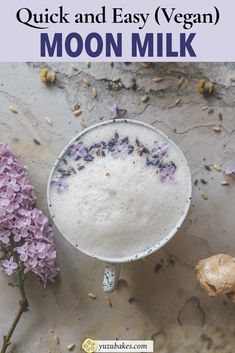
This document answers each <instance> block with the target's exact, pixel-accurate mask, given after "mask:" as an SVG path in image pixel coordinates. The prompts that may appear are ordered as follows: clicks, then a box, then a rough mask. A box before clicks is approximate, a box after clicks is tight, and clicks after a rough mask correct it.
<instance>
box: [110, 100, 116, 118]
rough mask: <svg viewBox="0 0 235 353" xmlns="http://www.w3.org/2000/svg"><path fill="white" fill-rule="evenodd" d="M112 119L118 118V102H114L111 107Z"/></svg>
mask: <svg viewBox="0 0 235 353" xmlns="http://www.w3.org/2000/svg"><path fill="white" fill-rule="evenodd" d="M110 116H111V119H116V118H117V117H118V107H117V104H115V103H113V104H112V105H111V107H110Z"/></svg>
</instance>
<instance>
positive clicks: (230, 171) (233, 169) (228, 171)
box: [224, 166, 235, 175]
mask: <svg viewBox="0 0 235 353" xmlns="http://www.w3.org/2000/svg"><path fill="white" fill-rule="evenodd" d="M224 174H226V175H235V166H232V167H228V168H226V169H225V171H224Z"/></svg>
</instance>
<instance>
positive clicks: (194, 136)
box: [0, 63, 235, 353]
mask: <svg viewBox="0 0 235 353" xmlns="http://www.w3.org/2000/svg"><path fill="white" fill-rule="evenodd" d="M40 66H45V65H42V64H26V63H22V64H16V63H12V64H0V140H2V141H6V142H9V143H10V145H11V147H12V148H13V149H14V151H15V152H16V153H17V154H18V155H19V156H20V157H21V159H22V160H23V161H24V162H25V163H26V164H27V165H28V167H29V172H30V178H31V181H32V183H33V184H34V185H35V187H36V191H37V195H38V205H39V206H40V207H41V208H42V209H43V210H44V211H45V212H48V211H47V206H46V184H47V178H48V175H49V172H50V168H51V166H52V164H53V162H54V160H55V159H56V157H57V154H58V153H59V152H60V151H61V150H62V148H63V147H64V145H65V144H66V143H67V142H68V141H69V140H70V139H71V137H72V136H74V135H75V134H76V133H77V132H79V131H80V130H81V129H82V128H84V126H90V125H92V124H93V123H96V122H98V121H100V120H106V119H109V118H110V111H109V108H110V106H111V105H112V104H113V103H116V104H117V106H118V107H119V108H120V109H126V114H125V116H126V117H128V118H131V119H132V118H133V119H139V120H143V121H146V122H148V123H150V124H152V125H154V126H157V127H158V128H159V129H161V130H162V131H163V132H164V133H166V134H167V135H169V136H170V137H171V138H172V139H173V140H174V141H175V142H176V143H178V144H179V146H180V147H181V148H182V150H183V151H184V153H185V154H186V157H187V158H188V160H189V163H190V166H191V170H192V177H193V182H195V180H198V184H197V185H196V186H194V187H193V199H192V208H191V211H190V213H189V215H188V218H187V220H186V222H185V224H184V227H183V228H182V230H181V231H180V232H179V233H178V234H177V235H176V236H175V238H174V239H173V240H172V241H171V242H170V243H168V244H167V245H166V246H165V247H164V248H163V249H161V250H160V251H159V252H157V253H155V254H153V255H152V256H150V257H148V258H147V259H146V260H145V261H138V262H136V263H132V264H126V265H125V266H123V270H122V274H121V277H122V278H123V279H125V280H126V282H125V281H121V283H120V286H119V289H118V290H117V291H116V292H114V293H113V294H111V295H110V299H111V301H112V303H113V307H112V308H110V307H109V306H108V305H107V303H106V301H105V299H104V294H103V293H102V290H101V281H102V276H103V267H104V264H103V263H101V262H99V261H95V260H93V259H90V258H88V257H86V256H85V255H83V254H81V253H79V252H78V251H75V250H74V249H73V248H72V247H71V246H70V245H69V244H67V243H66V242H65V241H64V240H63V239H62V238H61V237H60V235H59V234H56V238H57V247H58V262H59V265H60V267H61V275H60V278H59V280H58V281H57V283H56V284H54V285H51V286H49V287H48V288H47V289H46V290H44V289H43V288H42V287H41V285H40V284H39V283H38V282H37V281H36V280H34V279H32V280H30V281H28V283H27V290H28V293H29V297H30V312H29V313H28V314H27V315H25V316H24V317H23V319H22V322H21V325H20V326H19V328H18V329H17V331H16V333H15V335H14V339H13V341H14V343H13V345H12V347H11V349H10V350H9V352H10V351H11V352H12V353H13V352H15V353H25V352H27V353H31V352H34V353H47V352H48V353H59V352H60V353H64V352H67V345H68V344H70V343H75V344H76V348H75V350H74V351H75V352H76V351H77V352H79V351H80V346H81V342H82V341H83V339H84V338H85V337H93V338H96V339H114V338H116V337H117V338H120V339H125V338H126V339H150V338H151V337H153V338H154V340H155V342H156V344H155V351H156V352H158V353H173V352H174V353H205V352H213V353H215V352H217V353H233V352H234V346H235V328H234V304H232V303H231V302H229V301H228V300H227V299H226V298H221V299H211V298H208V297H207V296H206V295H205V294H204V293H203V292H202V290H201V289H200V288H199V285H198V283H197V281H196V279H195V275H194V265H195V264H196V262H197V260H198V259H199V258H201V257H204V256H208V255H211V254H214V253H217V252H227V253H229V254H231V255H234V254H235V240H234V206H235V183H234V181H231V183H230V185H229V186H226V187H225V186H221V185H220V182H221V181H222V180H223V179H224V176H223V174H222V173H219V172H216V171H214V170H212V171H207V170H206V169H205V167H204V166H205V165H210V166H211V165H213V164H214V163H217V164H220V165H222V166H229V165H231V164H232V163H233V164H234V162H235V109H234V107H235V82H233V80H231V79H230V77H229V76H230V75H231V76H235V64H234V63H228V64H224V63H210V64H192V63H182V64H176V63H169V64H167V63H163V64H162V63H161V64H155V65H153V66H151V67H150V68H144V67H142V66H141V65H140V64H130V65H125V64H124V63H122V64H121V63H117V64H114V67H111V65H109V64H105V63H96V64H91V66H90V67H88V65H87V64H86V63H79V64H77V67H78V70H77V71H74V70H73V69H72V67H71V64H68V63H63V64H59V63H58V64H48V67H50V68H52V69H53V70H55V71H56V72H57V78H56V82H55V84H54V85H51V86H50V87H47V86H45V85H44V84H43V83H41V82H40V79H39V69H40ZM115 76H120V77H121V79H122V81H121V82H122V85H121V87H120V90H118V91H115V87H114V86H113V85H112V84H110V80H112V78H113V77H115ZM155 76H161V77H162V78H163V79H164V80H163V81H161V82H159V83H155V82H153V80H152V79H153V77H155ZM182 77H183V78H184V79H185V80H184V83H183V84H182V85H181V86H179V79H180V78H182ZM84 78H86V79H87V80H89V81H90V83H91V85H90V86H89V87H86V86H85V85H84V83H83V79H84ZM133 79H136V82H137V90H136V91H135V90H133V89H132V85H133ZM198 79H208V80H211V81H212V82H213V83H214V93H213V94H212V95H211V96H210V97H209V98H204V97H203V96H201V95H199V94H198V92H197V80H198ZM93 87H96V89H97V98H93V97H92V89H93ZM144 94H149V96H150V99H149V101H148V102H147V103H143V102H141V100H140V97H141V96H143V95H144ZM178 98H180V99H181V101H180V102H179V100H178ZM177 100H178V102H179V104H178V105H177V106H176V101H177ZM77 104H79V105H80V106H81V110H82V114H81V115H80V116H79V117H75V116H74V115H73V113H72V110H73V109H74V107H75V106H76V105H77ZM10 106H15V107H16V108H17V110H18V113H17V114H15V113H13V112H11V111H10V109H9V107H10ZM205 106H206V107H207V106H208V109H206V108H205ZM219 114H222V117H223V120H222V121H220V119H219ZM45 117H49V118H50V119H51V120H52V121H53V124H52V125H49V124H48V122H47V121H46V119H45ZM219 124H221V127H222V131H221V132H220V133H215V132H214V131H213V127H214V126H218V125H219ZM35 138H36V139H37V140H38V141H40V143H41V145H40V146H39V145H36V144H35V143H34V142H33V139H35ZM201 179H204V180H205V181H206V182H207V184H203V183H202V182H201V181H200V180H201ZM202 192H206V193H207V194H208V200H204V199H203V198H202V196H201V193H202ZM159 264H160V265H159ZM156 265H158V266H157V267H156ZM154 268H155V269H157V271H154ZM88 292H93V293H95V294H96V295H97V299H96V300H91V299H90V298H89V297H88V296H87V294H88ZM0 293H1V294H0V298H1V300H0V318H1V320H0V335H2V334H3V333H5V332H6V330H7V328H8V326H9V324H10V322H11V320H12V318H13V316H14V314H15V312H16V309H17V301H18V293H17V290H16V289H15V288H12V287H9V286H8V279H7V278H6V277H4V276H3V275H1V276H0ZM130 298H134V299H133V300H129V299H130ZM56 337H59V340H60V343H58V341H57V339H56Z"/></svg>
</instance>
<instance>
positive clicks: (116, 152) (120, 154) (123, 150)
mask: <svg viewBox="0 0 235 353" xmlns="http://www.w3.org/2000/svg"><path fill="white" fill-rule="evenodd" d="M128 151H129V148H128V144H127V143H124V144H121V145H115V146H114V147H113V150H112V156H113V157H114V158H122V159H123V158H125V157H126V156H127V154H128Z"/></svg>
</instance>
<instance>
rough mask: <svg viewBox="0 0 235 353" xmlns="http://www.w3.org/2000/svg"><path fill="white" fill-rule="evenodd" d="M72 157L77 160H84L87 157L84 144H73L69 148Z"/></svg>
mask: <svg viewBox="0 0 235 353" xmlns="http://www.w3.org/2000/svg"><path fill="white" fill-rule="evenodd" d="M69 153H70V156H72V157H73V158H74V159H75V160H76V159H78V158H84V157H85V156H86V155H87V149H86V147H85V146H84V144H83V143H82V142H79V143H78V144H75V143H74V144H72V145H71V146H70V147H69Z"/></svg>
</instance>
